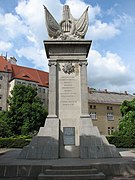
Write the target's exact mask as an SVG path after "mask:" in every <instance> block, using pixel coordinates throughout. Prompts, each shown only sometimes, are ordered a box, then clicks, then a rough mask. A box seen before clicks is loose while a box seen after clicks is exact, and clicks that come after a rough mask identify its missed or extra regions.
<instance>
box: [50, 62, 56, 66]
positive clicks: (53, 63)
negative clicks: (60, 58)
mask: <svg viewBox="0 0 135 180" xmlns="http://www.w3.org/2000/svg"><path fill="white" fill-rule="evenodd" d="M56 65H57V63H56V62H49V63H48V66H50V67H51V66H56Z"/></svg>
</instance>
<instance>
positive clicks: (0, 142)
mask: <svg viewBox="0 0 135 180" xmlns="http://www.w3.org/2000/svg"><path fill="white" fill-rule="evenodd" d="M30 141H31V138H30V137H16V138H13V137H11V138H0V148H23V147H24V146H26V145H28V144H29V143H30Z"/></svg>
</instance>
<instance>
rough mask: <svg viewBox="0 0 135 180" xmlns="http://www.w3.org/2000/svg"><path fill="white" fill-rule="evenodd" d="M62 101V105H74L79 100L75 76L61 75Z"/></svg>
mask: <svg viewBox="0 0 135 180" xmlns="http://www.w3.org/2000/svg"><path fill="white" fill-rule="evenodd" d="M60 83H61V92H60V103H61V105H62V106H65V107H68V106H74V105H75V103H77V101H78V97H77V93H76V79H75V77H70V78H69V77H61V79H60Z"/></svg>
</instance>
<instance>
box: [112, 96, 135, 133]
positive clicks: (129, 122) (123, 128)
mask: <svg viewBox="0 0 135 180" xmlns="http://www.w3.org/2000/svg"><path fill="white" fill-rule="evenodd" d="M121 113H122V118H121V119H120V122H119V131H118V132H116V134H119V135H125V136H131V137H132V136H135V99H133V100H132V101H124V102H123V103H122V105H121Z"/></svg>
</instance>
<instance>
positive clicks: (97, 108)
mask: <svg viewBox="0 0 135 180" xmlns="http://www.w3.org/2000/svg"><path fill="white" fill-rule="evenodd" d="M88 97H89V99H88V101H89V113H90V116H91V119H92V122H93V125H95V126H97V127H98V129H99V131H100V133H101V134H103V135H110V134H111V133H112V132H114V131H115V130H117V129H118V123H119V120H120V118H121V112H120V106H121V104H122V102H123V101H124V100H128V101H131V100H133V99H134V96H133V95H130V94H128V93H127V92H125V93H116V92H108V91H107V90H105V91H96V90H95V91H93V90H90V89H89V93H88Z"/></svg>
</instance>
